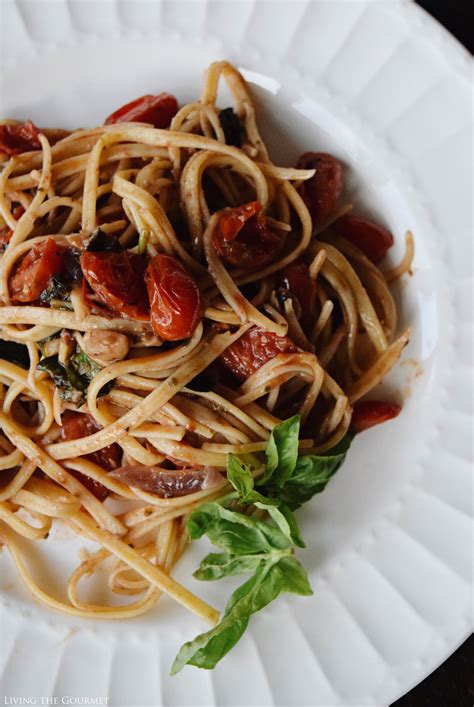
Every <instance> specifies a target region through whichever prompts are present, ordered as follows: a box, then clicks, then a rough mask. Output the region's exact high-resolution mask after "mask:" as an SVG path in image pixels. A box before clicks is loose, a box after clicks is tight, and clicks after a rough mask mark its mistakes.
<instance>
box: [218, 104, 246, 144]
mask: <svg viewBox="0 0 474 707" xmlns="http://www.w3.org/2000/svg"><path fill="white" fill-rule="evenodd" d="M219 120H220V122H221V126H222V130H223V131H224V135H225V141H226V143H227V145H234V147H241V145H242V140H243V137H244V128H243V125H242V123H241V122H240V119H239V117H238V116H237V115H236V114H235V113H234V111H233V110H232V108H224V110H221V111H220V112H219Z"/></svg>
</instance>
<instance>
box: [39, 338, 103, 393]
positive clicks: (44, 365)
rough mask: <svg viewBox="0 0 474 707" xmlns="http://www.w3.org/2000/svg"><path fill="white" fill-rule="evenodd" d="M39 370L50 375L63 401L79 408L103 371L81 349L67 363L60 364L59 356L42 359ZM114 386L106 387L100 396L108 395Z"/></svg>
mask: <svg viewBox="0 0 474 707" xmlns="http://www.w3.org/2000/svg"><path fill="white" fill-rule="evenodd" d="M38 368H39V370H40V371H47V372H48V373H49V375H50V376H51V378H52V379H53V382H54V385H55V386H56V387H57V388H58V390H59V395H60V397H61V398H62V399H63V400H67V401H69V402H72V403H74V404H75V405H77V406H79V405H82V403H83V402H84V400H85V399H86V393H87V388H88V387H89V383H90V382H91V380H92V379H93V378H94V376H95V375H96V374H97V373H98V372H99V371H100V370H101V367H100V366H99V365H97V363H95V362H94V361H93V360H92V359H91V358H89V356H88V355H87V354H86V353H84V351H82V349H80V348H79V347H77V350H76V352H75V353H74V354H73V355H72V356H71V357H70V358H69V360H68V361H67V363H60V361H59V359H58V356H57V355H55V356H48V357H47V358H42V359H41V361H40V362H39V363H38ZM112 385H113V382H112V381H111V382H110V383H107V384H106V385H104V386H103V387H102V388H101V390H100V392H99V396H100V395H106V394H107V393H108V392H109V390H110V389H111V387H112Z"/></svg>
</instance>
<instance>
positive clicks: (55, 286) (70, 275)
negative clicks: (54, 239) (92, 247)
mask: <svg viewBox="0 0 474 707" xmlns="http://www.w3.org/2000/svg"><path fill="white" fill-rule="evenodd" d="M80 256H81V253H80V251H79V250H77V248H66V249H65V250H64V254H63V264H62V268H61V272H60V273H59V274H58V275H53V276H51V277H50V279H49V282H48V286H47V287H46V289H45V290H43V292H42V293H41V294H40V301H41V302H50V301H51V300H52V299H58V300H61V301H63V302H66V301H68V300H69V294H70V292H71V289H72V286H73V285H74V284H78V283H79V282H80V281H81V280H82V270H81V263H80Z"/></svg>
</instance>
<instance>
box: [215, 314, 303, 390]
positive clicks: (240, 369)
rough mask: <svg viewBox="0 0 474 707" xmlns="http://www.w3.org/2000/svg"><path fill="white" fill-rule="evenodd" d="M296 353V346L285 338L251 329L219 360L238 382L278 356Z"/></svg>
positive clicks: (261, 330)
mask: <svg viewBox="0 0 474 707" xmlns="http://www.w3.org/2000/svg"><path fill="white" fill-rule="evenodd" d="M296 351H297V348H296V346H295V345H294V343H293V342H292V340H291V339H289V338H288V337H287V336H277V334H273V333H272V332H269V331H264V329H259V328H258V327H252V328H251V329H249V330H248V331H246V332H245V334H244V335H243V336H241V337H240V339H237V341H235V342H234V343H233V344H231V345H230V346H229V348H227V349H226V350H225V351H224V352H223V353H222V354H221V356H220V360H221V361H222V363H223V364H224V366H225V367H226V368H228V369H229V370H230V371H232V373H233V374H234V375H235V376H236V377H237V378H238V379H239V380H241V381H244V380H246V379H247V378H248V377H249V376H251V375H252V373H255V371H258V369H259V368H261V367H262V366H263V364H264V363H266V362H267V361H270V360H271V359H272V358H275V356H278V354H281V353H295V352H296Z"/></svg>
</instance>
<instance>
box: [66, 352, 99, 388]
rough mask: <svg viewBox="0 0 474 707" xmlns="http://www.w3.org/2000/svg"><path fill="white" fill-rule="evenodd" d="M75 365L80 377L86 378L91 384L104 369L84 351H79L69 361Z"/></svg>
mask: <svg viewBox="0 0 474 707" xmlns="http://www.w3.org/2000/svg"><path fill="white" fill-rule="evenodd" d="M68 363H69V364H71V365H73V366H74V368H75V369H76V371H77V372H78V373H79V375H80V376H85V378H87V380H88V381H89V382H90V381H91V380H92V379H93V378H94V376H95V375H97V373H99V371H101V370H102V367H101V366H99V365H98V364H97V363H95V361H93V360H92V359H91V358H90V357H89V356H88V355H87V354H86V353H85V352H84V351H83V350H82V349H78V350H77V351H76V353H75V354H73V355H72V356H71V358H70V359H69V361H68Z"/></svg>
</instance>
